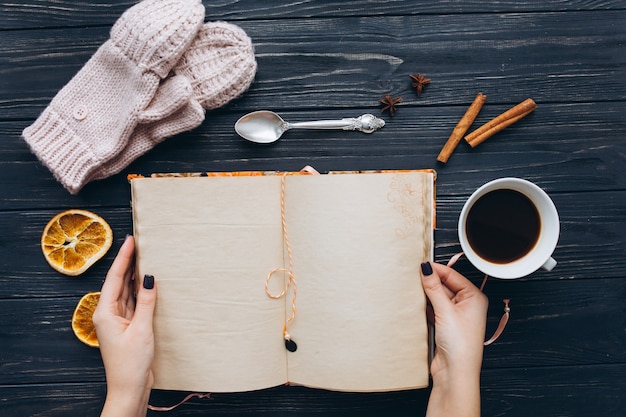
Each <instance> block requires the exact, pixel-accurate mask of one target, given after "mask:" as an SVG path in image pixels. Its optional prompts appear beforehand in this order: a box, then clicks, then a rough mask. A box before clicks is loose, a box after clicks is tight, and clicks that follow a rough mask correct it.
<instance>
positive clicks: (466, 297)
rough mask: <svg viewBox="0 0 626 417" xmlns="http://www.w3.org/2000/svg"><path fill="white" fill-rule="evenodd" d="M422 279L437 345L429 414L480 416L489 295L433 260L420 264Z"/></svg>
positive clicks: (432, 371) (432, 372)
mask: <svg viewBox="0 0 626 417" xmlns="http://www.w3.org/2000/svg"><path fill="white" fill-rule="evenodd" d="M422 284H423V287H424V291H425V293H426V296H427V297H428V299H429V300H430V303H431V304H432V307H433V311H434V321H435V344H436V352H435V356H434V358H433V361H432V364H431V367H430V370H431V375H432V377H433V390H432V392H431V398H430V400H429V404H428V414H427V415H429V416H432V415H434V416H448V415H454V416H479V415H480V369H481V366H482V357H483V342H484V338H485V327H486V320H487V306H488V300H487V297H486V296H485V295H484V294H483V293H482V292H481V291H480V290H479V289H478V288H477V287H476V286H475V285H474V284H472V283H471V282H470V281H469V280H468V279H467V278H465V277H464V276H463V275H461V274H459V273H458V272H457V271H455V270H454V269H452V268H449V267H447V266H444V265H440V264H436V263H431V262H426V263H424V264H422Z"/></svg>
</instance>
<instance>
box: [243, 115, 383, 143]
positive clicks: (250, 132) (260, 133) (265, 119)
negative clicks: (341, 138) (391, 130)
mask: <svg viewBox="0 0 626 417" xmlns="http://www.w3.org/2000/svg"><path fill="white" fill-rule="evenodd" d="M383 126H385V121H384V120H382V119H379V118H378V117H375V116H373V115H371V114H364V115H362V116H360V117H357V118H347V119H341V120H319V121H313V122H299V123H289V122H286V121H285V120H283V118H282V117H280V116H279V115H278V114H276V113H274V112H272V111H269V110H259V111H255V112H252V113H248V114H246V115H245V116H242V117H241V118H240V119H239V120H237V122H236V123H235V131H236V132H237V134H238V135H239V136H241V137H242V138H244V139H246V140H249V141H250V142H255V143H272V142H275V141H277V140H278V139H280V137H281V136H282V135H283V133H285V132H286V131H287V130H289V129H341V130H358V131H360V132H364V133H372V132H374V131H376V130H378V129H380V128H381V127H383Z"/></svg>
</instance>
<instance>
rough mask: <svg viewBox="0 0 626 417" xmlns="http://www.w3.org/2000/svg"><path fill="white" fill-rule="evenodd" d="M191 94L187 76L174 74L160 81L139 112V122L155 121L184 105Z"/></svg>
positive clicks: (191, 90) (191, 89)
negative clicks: (146, 105) (153, 93)
mask: <svg viewBox="0 0 626 417" xmlns="http://www.w3.org/2000/svg"><path fill="white" fill-rule="evenodd" d="M192 96H193V88H192V86H191V82H190V81H189V80H188V79H187V77H183V76H182V75H175V76H173V77H169V78H166V79H165V81H163V82H162V83H161V85H160V86H159V88H158V89H157V91H156V94H155V95H154V97H153V98H152V101H151V102H150V104H148V107H146V108H145V109H144V110H143V111H142V112H140V113H139V116H138V122H139V123H149V122H157V121H159V120H161V119H164V118H166V117H168V116H171V115H172V114H174V113H175V112H176V111H178V110H180V109H181V108H183V106H185V105H186V104H187V103H188V102H189V100H191V98H192Z"/></svg>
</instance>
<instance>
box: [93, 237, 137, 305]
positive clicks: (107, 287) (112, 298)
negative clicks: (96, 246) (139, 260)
mask: <svg viewBox="0 0 626 417" xmlns="http://www.w3.org/2000/svg"><path fill="white" fill-rule="evenodd" d="M134 254H135V241H134V239H133V237H132V236H128V237H127V238H126V240H124V243H123V244H122V247H121V248H120V250H119V252H118V253H117V256H116V257H115V260H113V264H112V265H111V268H109V272H108V273H107V276H106V279H105V280H104V284H102V290H101V294H100V302H102V303H103V304H104V305H108V304H111V303H114V302H116V301H117V300H118V299H119V298H120V296H121V295H122V293H123V291H124V288H125V284H124V282H125V279H124V277H125V275H126V272H127V271H128V270H130V269H131V266H132V263H133V256H134Z"/></svg>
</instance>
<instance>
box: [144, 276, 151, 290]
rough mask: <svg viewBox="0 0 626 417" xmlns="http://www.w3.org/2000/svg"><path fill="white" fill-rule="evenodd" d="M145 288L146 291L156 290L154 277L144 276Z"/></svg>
mask: <svg viewBox="0 0 626 417" xmlns="http://www.w3.org/2000/svg"><path fill="white" fill-rule="evenodd" d="M143 287H144V288H145V289H146V290H151V289H153V288H154V276H152V275H148V274H146V275H144V276H143Z"/></svg>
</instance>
